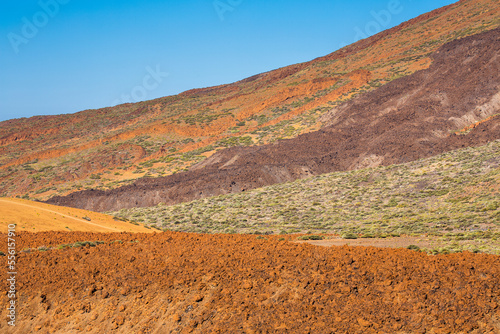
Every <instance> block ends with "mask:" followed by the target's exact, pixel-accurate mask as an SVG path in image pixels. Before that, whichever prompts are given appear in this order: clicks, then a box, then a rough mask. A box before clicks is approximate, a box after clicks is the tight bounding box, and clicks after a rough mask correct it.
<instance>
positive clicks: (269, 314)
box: [0, 232, 500, 333]
mask: <svg viewBox="0 0 500 334" xmlns="http://www.w3.org/2000/svg"><path fill="white" fill-rule="evenodd" d="M2 240H6V236H5V235H2ZM85 240H86V241H93V242H95V241H102V242H103V243H94V244H88V245H86V246H82V245H81V244H75V243H76V242H77V241H85ZM62 244H72V245H73V246H74V247H69V246H62ZM92 245H95V246H92ZM0 246H1V247H0V250H2V251H4V252H5V251H6V249H5V247H6V242H2V244H1V245H0ZM41 246H44V247H43V248H41ZM17 247H18V250H24V251H21V252H20V255H19V258H18V275H17V288H18V304H19V305H18V309H17V315H18V320H17V325H16V327H14V328H10V327H9V326H7V322H6V320H3V321H2V322H0V332H2V333H81V332H89V333H110V332H111V333H113V332H116V333H169V332H172V333H189V332H193V333H229V332H230V333H283V332H288V333H498V332H500V306H499V305H500V257H498V256H494V255H486V254H472V253H467V252H466V253H457V254H450V255H438V256H430V255H426V254H424V253H421V252H416V251H411V250H406V249H377V248H373V247H358V248H356V247H331V248H330V247H319V246H313V245H308V244H297V243H292V242H289V241H288V240H284V238H282V237H278V236H266V237H262V236H255V235H246V236H243V235H202V234H188V233H175V232H165V233H159V234H155V235H151V234H149V235H148V234H129V233H110V234H97V233H94V234H92V233H81V232H43V233H37V234H34V233H22V234H21V235H20V236H19V237H18V240H17ZM28 249H31V250H30V251H28ZM5 275H6V270H3V271H2V275H1V279H2V280H3V281H4V282H5V279H6V277H5ZM7 300H8V299H7V295H6V294H2V297H1V303H2V305H7V304H6V303H7ZM5 318H6V308H4V307H2V319H5Z"/></svg>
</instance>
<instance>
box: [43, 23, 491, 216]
mask: <svg viewBox="0 0 500 334" xmlns="http://www.w3.org/2000/svg"><path fill="white" fill-rule="evenodd" d="M499 57H500V28H497V29H494V30H491V31H488V32H485V33H481V34H478V35H474V36H470V37H466V38H462V39H458V40H455V41H453V42H450V43H448V44H445V45H444V46H442V47H441V48H440V49H439V50H438V51H436V52H435V53H433V54H432V55H431V58H432V60H433V62H432V65H431V66H430V67H429V68H428V69H425V70H421V71H418V72H416V73H414V74H412V75H409V76H406V77H403V78H400V79H396V80H394V81H392V82H390V83H387V84H386V85H384V86H382V87H380V88H378V89H376V90H374V91H372V92H367V93H365V94H362V95H360V96H359V97H357V98H355V99H353V100H352V101H349V102H346V103H345V104H342V105H340V106H339V107H337V108H335V109H333V110H332V111H330V112H329V113H327V114H325V115H324V116H323V121H324V122H325V123H326V124H327V125H326V126H325V127H323V128H322V129H321V130H318V131H314V132H311V133H307V134H303V135H300V136H298V137H297V138H293V139H289V140H283V141H278V142H276V143H273V144H267V145H263V146H251V147H235V148H230V149H226V150H223V151H220V152H218V153H216V154H214V155H213V156H211V157H210V158H208V159H206V160H205V161H203V162H201V163H199V164H197V165H195V166H193V167H192V168H191V169H190V170H189V171H188V172H183V173H179V174H175V175H171V176H168V177H163V178H145V179H141V180H138V181H137V182H135V183H134V184H132V185H129V186H124V187H121V188H117V189H113V190H108V191H99V190H94V189H91V190H85V191H81V192H77V193H73V194H70V195H68V196H65V197H53V198H51V199H50V200H49V201H48V202H49V203H51V204H57V205H63V206H72V207H78V208H83V209H88V210H94V211H112V210H119V209H122V208H132V207H148V206H153V205H156V204H158V203H165V204H174V203H179V202H183V201H189V200H193V199H197V198H203V197H208V196H214V195H220V194H226V193H233V192H242V191H245V190H248V189H254V188H257V187H262V186H265V185H269V184H274V183H282V182H286V181H290V180H294V179H297V178H303V177H305V176H309V175H317V174H322V173H326V172H332V171H341V170H352V169H358V168H364V167H370V166H378V165H389V164H395V163H404V162H408V161H413V160H416V159H419V158H424V157H429V156H432V155H436V154H439V153H442V152H446V151H450V150H454V149H457V148H461V147H468V146H477V145H483V144H486V143H488V142H490V141H492V140H495V139H499V138H500V122H499V120H500V117H498V114H499V113H500V77H499V76H498V73H500V62H499V61H498V60H499V59H500V58H499ZM471 124H472V125H473V126H471ZM462 130H463V131H462ZM465 130H467V131H465Z"/></svg>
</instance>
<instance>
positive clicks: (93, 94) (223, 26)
mask: <svg viewBox="0 0 500 334" xmlns="http://www.w3.org/2000/svg"><path fill="white" fill-rule="evenodd" d="M453 2H454V1H450V0H381V1H379V0H351V1H336V0H316V1H298V0H276V1H275V0H182V1H168V0H166V1H165V0H163V1H160V0H146V1H144V0H143V1H139V0H121V1H118V0H117V1H110V0H99V1H94V0H41V1H31V0H20V1H2V2H1V4H0V121H1V120H6V119H11V118H20V117H29V116H33V115H48V114H62V113H73V112H77V111H81V110H85V109H94V108H101V107H106V106H111V105H115V104H117V103H122V102H136V101H137V100H149V99H153V98H157V97H161V96H167V95H172V94H177V93H180V92H182V91H185V90H188V89H191V88H199V87H207V86H213V85H218V84H224V83H230V82H234V81H237V80H240V79H243V78H245V77H248V76H251V75H254V74H257V73H261V72H265V71H269V70H272V69H275V68H279V67H283V66H286V65H290V64H294V63H298V62H303V61H307V60H311V59H313V58H316V57H319V56H323V55H326V54H328V53H331V52H333V51H335V50H337V49H339V47H341V46H343V45H345V44H350V43H352V42H354V41H355V39H356V38H359V37H360V36H362V35H361V34H360V33H359V31H362V32H363V34H365V35H370V34H372V33H374V32H377V31H380V30H383V29H387V28H390V27H393V26H395V25H398V24H399V23H401V22H403V21H406V20H408V19H411V18H413V17H416V16H418V15H420V14H422V13H425V12H428V11H430V10H432V9H435V8H439V7H442V6H445V5H448V4H450V3H453ZM374 13H379V14H380V15H379V17H378V20H377V18H376V17H375V16H376V15H375V16H374ZM387 13H389V14H390V15H387ZM151 72H153V75H152V74H151ZM154 72H159V73H156V74H155V73H154ZM167 73H168V75H167Z"/></svg>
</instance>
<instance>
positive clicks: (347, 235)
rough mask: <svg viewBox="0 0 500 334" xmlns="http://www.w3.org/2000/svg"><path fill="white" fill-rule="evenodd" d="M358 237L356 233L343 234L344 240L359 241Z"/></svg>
mask: <svg viewBox="0 0 500 334" xmlns="http://www.w3.org/2000/svg"><path fill="white" fill-rule="evenodd" d="M357 238H358V235H357V234H356V233H344V234H342V239H357Z"/></svg>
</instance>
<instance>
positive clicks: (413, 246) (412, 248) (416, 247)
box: [406, 245, 420, 250]
mask: <svg viewBox="0 0 500 334" xmlns="http://www.w3.org/2000/svg"><path fill="white" fill-rule="evenodd" d="M406 248H408V249H411V250H420V247H418V246H417V245H409V246H408V247H406Z"/></svg>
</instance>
